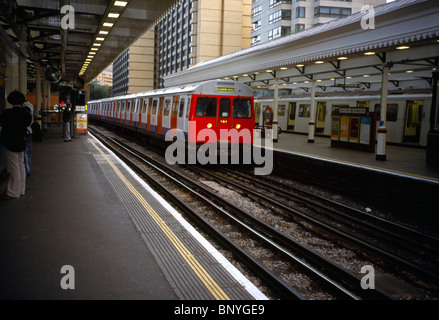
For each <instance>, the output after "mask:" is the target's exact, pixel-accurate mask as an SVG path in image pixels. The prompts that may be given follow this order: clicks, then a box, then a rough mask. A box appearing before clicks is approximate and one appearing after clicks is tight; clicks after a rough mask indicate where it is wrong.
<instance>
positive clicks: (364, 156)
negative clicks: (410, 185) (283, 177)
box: [273, 133, 439, 182]
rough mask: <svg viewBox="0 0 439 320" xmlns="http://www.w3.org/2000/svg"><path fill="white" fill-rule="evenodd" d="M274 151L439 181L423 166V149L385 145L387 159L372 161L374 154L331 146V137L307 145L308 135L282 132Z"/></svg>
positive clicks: (435, 172)
mask: <svg viewBox="0 0 439 320" xmlns="http://www.w3.org/2000/svg"><path fill="white" fill-rule="evenodd" d="M273 148H274V149H277V150H281V151H286V152H293V153H296V154H301V155H304V156H311V157H316V158H321V159H322V160H328V161H335V162H338V163H342V164H346V165H355V166H360V167H364V168H370V169H372V170H382V171H384V172H387V173H389V174H401V175H405V176H408V177H414V178H420V179H426V180H430V181H435V182H439V168H438V167H433V166H429V165H427V164H426V150H425V149H419V148H410V147H404V146H393V145H387V146H386V160H385V161H380V160H376V159H375V157H376V154H375V153H368V152H364V151H358V150H352V149H345V148H336V147H331V140H330V138H326V137H318V136H316V137H315V138H314V143H309V142H308V136H307V135H301V134H293V133H281V134H280V135H279V136H278V142H276V143H273Z"/></svg>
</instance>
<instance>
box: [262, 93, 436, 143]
mask: <svg viewBox="0 0 439 320" xmlns="http://www.w3.org/2000/svg"><path fill="white" fill-rule="evenodd" d="M431 97H432V95H431V92H430V91H428V90H406V91H403V90H399V91H395V92H389V95H388V105H387V112H386V128H387V142H390V143H396V144H411V145H413V144H414V145H419V146H426V145H427V133H428V130H429V119H430V108H431ZM315 101H316V112H315V117H316V118H315V124H316V126H315V132H316V134H321V135H323V136H328V137H329V136H330V135H331V114H332V111H333V110H334V109H335V108H340V107H366V108H368V109H369V112H375V113H376V115H377V118H379V116H380V111H381V107H380V96H379V94H378V93H375V92H361V93H359V92H332V93H324V94H322V95H320V96H316V98H315ZM255 112H256V117H255V121H256V123H255V125H256V127H271V120H270V119H271V117H267V116H264V113H270V112H271V113H272V112H273V98H272V97H257V98H255ZM310 113H311V98H310V96H309V95H306V94H297V95H291V96H280V97H279V99H278V126H279V129H280V130H281V131H287V132H297V133H308V123H309V121H310ZM378 127H379V123H378V122H377V124H376V128H378Z"/></svg>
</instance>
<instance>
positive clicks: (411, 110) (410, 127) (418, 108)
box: [403, 100, 424, 143]
mask: <svg viewBox="0 0 439 320" xmlns="http://www.w3.org/2000/svg"><path fill="white" fill-rule="evenodd" d="M423 107H424V100H409V101H407V108H406V116H405V125H404V137H403V142H413V143H419V138H420V137H421V123H422V109H423Z"/></svg>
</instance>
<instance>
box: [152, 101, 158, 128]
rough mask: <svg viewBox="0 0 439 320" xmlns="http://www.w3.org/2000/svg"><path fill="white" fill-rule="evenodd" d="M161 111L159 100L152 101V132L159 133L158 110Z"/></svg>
mask: <svg viewBox="0 0 439 320" xmlns="http://www.w3.org/2000/svg"><path fill="white" fill-rule="evenodd" d="M158 109H159V98H156V99H154V100H153V101H152V108H151V130H152V131H157V110H158Z"/></svg>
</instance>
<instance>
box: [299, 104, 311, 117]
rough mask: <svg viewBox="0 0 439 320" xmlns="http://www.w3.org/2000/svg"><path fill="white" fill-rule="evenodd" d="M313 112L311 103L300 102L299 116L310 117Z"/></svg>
mask: <svg viewBox="0 0 439 320" xmlns="http://www.w3.org/2000/svg"><path fill="white" fill-rule="evenodd" d="M310 113H311V105H310V104H299V117H304V118H309V116H310Z"/></svg>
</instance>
